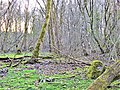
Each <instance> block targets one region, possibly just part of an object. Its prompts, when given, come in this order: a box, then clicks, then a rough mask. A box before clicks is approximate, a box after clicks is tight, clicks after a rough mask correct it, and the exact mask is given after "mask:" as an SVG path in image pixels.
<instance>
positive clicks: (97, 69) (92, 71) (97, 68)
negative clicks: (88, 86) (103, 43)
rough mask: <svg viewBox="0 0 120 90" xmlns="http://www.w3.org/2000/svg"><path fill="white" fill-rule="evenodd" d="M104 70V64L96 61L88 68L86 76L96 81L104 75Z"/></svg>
mask: <svg viewBox="0 0 120 90" xmlns="http://www.w3.org/2000/svg"><path fill="white" fill-rule="evenodd" d="M103 69H104V66H103V63H102V62H101V61H99V60H94V61H93V62H92V63H91V66H90V67H89V68H88V71H87V73H86V76H87V77H88V78H91V79H95V78H97V77H98V76H100V75H101V74H102V72H103Z"/></svg>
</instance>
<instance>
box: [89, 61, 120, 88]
mask: <svg viewBox="0 0 120 90" xmlns="http://www.w3.org/2000/svg"><path fill="white" fill-rule="evenodd" d="M119 75H120V60H118V61H116V62H115V63H114V65H112V66H111V67H108V68H107V69H106V70H105V72H104V73H103V74H102V75H101V76H99V77H98V78H97V79H96V80H95V81H94V82H93V83H92V84H91V85H90V86H89V87H88V89H87V90H105V89H107V86H109V85H110V84H111V82H112V81H113V80H114V79H116V77H118V76H119Z"/></svg>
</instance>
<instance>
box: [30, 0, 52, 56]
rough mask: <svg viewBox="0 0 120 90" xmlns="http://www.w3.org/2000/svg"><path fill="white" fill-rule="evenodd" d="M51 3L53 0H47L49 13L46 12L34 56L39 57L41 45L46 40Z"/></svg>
mask: <svg viewBox="0 0 120 90" xmlns="http://www.w3.org/2000/svg"><path fill="white" fill-rule="evenodd" d="M51 4H52V0H47V13H46V21H45V23H44V24H43V26H42V30H41V32H40V36H39V38H38V41H37V43H36V46H35V49H34V50H33V55H32V58H38V56H39V50H40V45H41V43H42V42H43V40H44V36H45V33H46V27H47V25H48V23H49V19H50V9H51Z"/></svg>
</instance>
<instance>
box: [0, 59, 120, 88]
mask: <svg viewBox="0 0 120 90" xmlns="http://www.w3.org/2000/svg"><path fill="white" fill-rule="evenodd" d="M2 59H3V58H2ZM18 60H21V59H16V60H14V64H15V63H17V62H18ZM9 63H10V62H9V61H8V59H4V60H0V90H86V89H87V87H88V86H89V85H90V84H91V83H92V82H93V80H90V79H86V78H85V73H84V70H83V68H84V67H85V66H86V65H85V64H82V63H80V62H73V61H70V60H68V59H65V58H61V59H58V58H56V59H41V60H40V63H36V64H24V65H23V64H19V65H17V66H15V67H6V66H7V65H9ZM114 83H115V84H117V83H118V81H116V82H114ZM114 83H113V84H114ZM119 86H120V85H119ZM109 90H120V89H119V87H118V86H115V85H114V86H113V87H112V88H110V89H109Z"/></svg>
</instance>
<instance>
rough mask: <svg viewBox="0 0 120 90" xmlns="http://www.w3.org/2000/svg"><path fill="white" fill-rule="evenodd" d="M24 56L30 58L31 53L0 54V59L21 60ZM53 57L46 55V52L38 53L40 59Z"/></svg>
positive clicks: (50, 54)
mask: <svg viewBox="0 0 120 90" xmlns="http://www.w3.org/2000/svg"><path fill="white" fill-rule="evenodd" d="M25 56H29V57H30V56H32V53H30V52H29V53H27V52H23V53H21V54H16V53H7V54H0V58H21V57H25ZM53 56H56V55H55V54H54V53H48V52H43V53H41V52H40V55H39V57H40V58H47V57H48V58H52V57H53Z"/></svg>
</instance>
